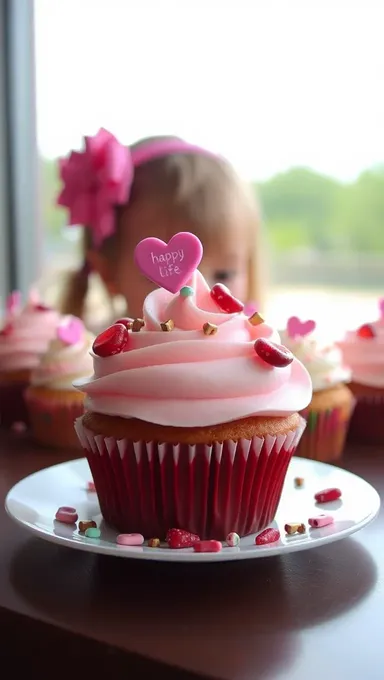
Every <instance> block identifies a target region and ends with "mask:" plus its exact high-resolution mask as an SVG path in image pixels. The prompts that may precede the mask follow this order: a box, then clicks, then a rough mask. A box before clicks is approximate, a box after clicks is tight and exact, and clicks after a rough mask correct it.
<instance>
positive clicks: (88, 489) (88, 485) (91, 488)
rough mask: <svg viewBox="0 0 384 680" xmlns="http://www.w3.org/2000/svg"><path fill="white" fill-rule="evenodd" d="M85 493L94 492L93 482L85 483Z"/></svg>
mask: <svg viewBox="0 0 384 680" xmlns="http://www.w3.org/2000/svg"><path fill="white" fill-rule="evenodd" d="M87 491H89V492H93V491H96V487H95V482H92V481H91V482H87Z"/></svg>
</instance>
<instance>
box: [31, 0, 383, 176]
mask: <svg viewBox="0 0 384 680" xmlns="http://www.w3.org/2000/svg"><path fill="white" fill-rule="evenodd" d="M35 6H36V15H35V24H36V87H37V115H38V144H39V148H40V151H41V153H42V154H43V155H44V156H46V157H49V158H54V157H57V156H60V155H65V154H66V153H67V152H68V151H69V150H70V149H71V148H79V147H80V146H81V141H82V137H83V135H84V134H94V133H95V132H96V131H97V130H98V129H99V128H100V127H106V128H107V129H109V130H110V131H111V132H113V133H114V134H115V135H116V136H117V137H118V138H119V139H120V140H121V141H122V142H124V143H127V144H128V143H131V142H134V141H135V140H137V139H139V138H141V137H144V136H147V135H157V134H175V135H180V136H182V137H185V138H186V139H188V140H189V141H191V142H194V143H197V144H201V145H203V146H206V147H208V148H210V149H211V150H213V151H217V152H220V153H222V154H223V155H225V156H227V157H228V158H229V159H230V160H231V161H232V162H233V164H234V165H235V167H236V168H237V169H238V170H239V172H240V173H241V174H242V175H243V176H244V177H245V178H246V179H250V180H263V179H266V178H268V177H270V176H272V175H274V174H276V173H278V172H282V171H284V170H286V169H288V168H289V167H292V166H297V165H301V166H308V167H311V168H313V169H314V170H316V171H318V172H322V173H324V174H328V175H331V176H334V177H336V178H339V179H341V180H343V181H350V180H353V179H354V178H355V177H356V176H358V174H359V173H360V172H361V171H362V170H364V169H366V168H368V167H371V166H373V165H376V164H382V163H383V162H384V50H383V38H382V32H383V29H382V27H383V25H384V2H383V0H289V1H288V0H36V2H35Z"/></svg>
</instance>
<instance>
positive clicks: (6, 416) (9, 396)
mask: <svg viewBox="0 0 384 680" xmlns="http://www.w3.org/2000/svg"><path fill="white" fill-rule="evenodd" d="M29 378H30V371H28V370H27V371H13V372H9V373H2V374H1V375H0V426H1V427H5V428H10V427H12V425H13V424H14V423H16V422H23V423H25V424H26V425H27V424H28V421H29V419H28V410H27V407H26V404H25V400H24V393H25V390H26V389H27V387H28V385H29Z"/></svg>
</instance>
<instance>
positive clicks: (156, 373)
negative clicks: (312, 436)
mask: <svg viewBox="0 0 384 680" xmlns="http://www.w3.org/2000/svg"><path fill="white" fill-rule="evenodd" d="M222 288H223V287H221V289H219V292H220V295H221V297H220V295H218V294H217V292H218V288H216V287H214V288H213V289H212V291H210V289H209V287H208V285H207V284H206V282H205V280H204V279H203V277H202V275H201V274H200V273H199V272H198V271H196V272H195V275H194V277H193V279H192V280H191V282H190V285H189V286H186V287H184V288H182V289H181V290H180V292H179V293H176V294H174V295H173V294H171V293H169V292H168V291H166V290H163V289H158V290H155V291H154V292H152V293H151V294H150V295H149V296H148V297H147V298H146V300H145V303H144V310H143V319H142V320H135V321H134V322H133V324H127V326H128V328H127V327H124V326H123V325H121V324H117V325H115V326H113V327H111V328H110V329H108V330H107V331H105V332H104V333H102V334H101V335H100V336H99V337H98V338H97V339H96V341H95V344H94V352H95V355H94V375H93V377H92V379H91V380H88V381H82V383H81V384H80V385H79V387H80V388H81V389H82V390H84V392H85V393H86V395H87V398H86V406H87V409H88V412H87V413H86V414H85V416H84V417H83V418H81V419H79V420H78V421H77V422H76V430H77V433H78V435H79V438H80V441H81V442H82V445H83V448H84V450H85V453H86V455H87V458H88V461H89V465H90V468H91V471H92V474H93V478H94V481H95V485H96V490H97V493H98V497H99V501H100V507H101V511H102V513H103V516H104V518H105V519H106V520H107V521H108V522H109V523H111V524H112V525H113V526H115V527H116V528H117V529H119V530H120V531H124V532H133V531H140V532H141V533H143V534H144V536H146V537H150V536H159V537H161V538H164V537H165V535H166V532H167V530H168V529H169V528H170V527H180V528H183V529H187V530H189V531H192V532H194V533H197V534H198V535H199V536H200V537H211V538H218V539H220V538H225V536H226V535H227V533H228V532H229V531H236V532H237V533H239V534H240V535H246V534H249V533H252V532H255V531H257V530H259V529H261V528H262V527H264V526H266V525H267V524H269V522H270V521H271V520H272V519H273V517H274V515H275V513H276V509H277V506H278V503H279V500H280V494H281V490H282V485H283V482H284V478H285V474H286V470H287V467H288V464H289V462H290V459H291V456H292V454H293V453H294V451H295V449H296V446H297V444H298V441H299V439H300V436H301V434H302V431H303V427H304V421H303V419H302V418H300V416H299V415H298V413H297V411H298V410H300V409H303V408H305V406H306V405H307V404H308V403H309V401H310V398H311V384H310V378H309V376H308V373H307V371H306V370H305V368H304V367H303V366H302V365H301V364H300V363H299V361H297V360H296V359H294V358H293V356H292V355H291V354H290V353H289V352H288V351H286V350H285V349H284V348H280V346H277V345H275V344H274V343H273V342H271V340H272V339H273V340H279V337H278V335H277V334H276V333H275V332H273V330H272V329H271V328H270V327H269V326H268V325H267V324H265V323H263V321H262V319H261V317H259V316H254V317H252V318H251V320H249V319H248V318H247V317H246V316H245V315H244V314H243V313H242V312H241V311H240V310H241V309H242V305H241V304H240V305H239V303H238V301H233V300H231V297H230V293H229V291H227V292H225V294H224V298H225V299H224V298H223V293H222ZM224 309H226V310H230V309H237V310H238V311H237V312H234V313H230V312H228V311H224ZM266 338H269V339H270V340H266ZM262 339H263V340H262ZM256 340H257V351H256V350H255V341H256ZM262 357H263V358H262Z"/></svg>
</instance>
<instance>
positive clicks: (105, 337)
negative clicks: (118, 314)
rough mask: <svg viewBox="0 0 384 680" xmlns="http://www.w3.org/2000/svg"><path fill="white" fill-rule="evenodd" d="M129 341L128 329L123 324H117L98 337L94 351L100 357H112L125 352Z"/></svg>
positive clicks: (94, 344)
mask: <svg viewBox="0 0 384 680" xmlns="http://www.w3.org/2000/svg"><path fill="white" fill-rule="evenodd" d="M128 341H129V335H128V331H127V329H126V327H125V326H123V324H122V323H115V324H113V326H110V327H109V328H107V330H105V331H103V332H102V333H100V335H98V336H97V338H96V340H95V342H94V343H93V351H94V353H95V354H96V356H98V357H110V356H113V355H114V354H120V352H123V351H124V350H125V348H126V346H127V344H128Z"/></svg>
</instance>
